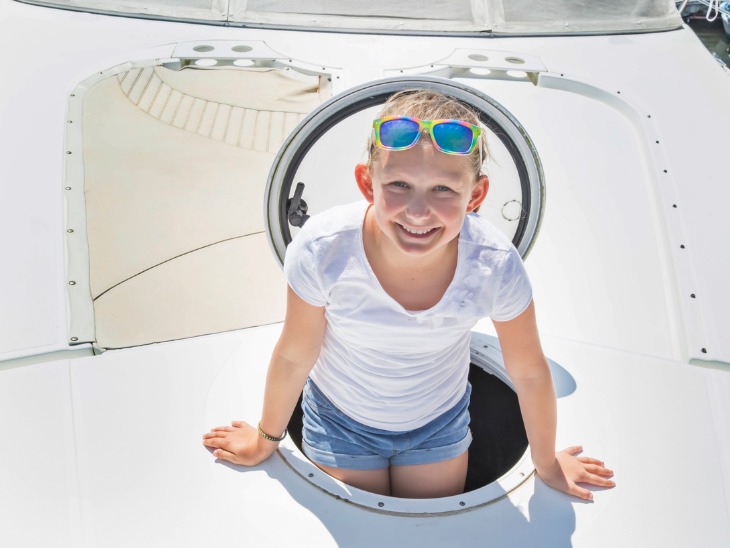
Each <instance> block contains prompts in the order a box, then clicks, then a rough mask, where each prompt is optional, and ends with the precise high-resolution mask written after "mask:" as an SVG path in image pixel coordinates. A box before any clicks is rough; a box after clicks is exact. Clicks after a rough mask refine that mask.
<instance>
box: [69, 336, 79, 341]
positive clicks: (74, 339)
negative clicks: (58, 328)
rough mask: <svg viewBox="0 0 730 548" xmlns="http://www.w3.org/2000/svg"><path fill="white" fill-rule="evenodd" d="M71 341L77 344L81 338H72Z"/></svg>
mask: <svg viewBox="0 0 730 548" xmlns="http://www.w3.org/2000/svg"><path fill="white" fill-rule="evenodd" d="M71 340H72V341H73V342H76V341H78V340H79V338H78V337H71Z"/></svg>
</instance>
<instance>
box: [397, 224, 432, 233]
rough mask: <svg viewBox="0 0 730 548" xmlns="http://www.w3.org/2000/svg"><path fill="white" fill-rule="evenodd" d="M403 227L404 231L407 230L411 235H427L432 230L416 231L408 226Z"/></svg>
mask: <svg viewBox="0 0 730 548" xmlns="http://www.w3.org/2000/svg"><path fill="white" fill-rule="evenodd" d="M401 226H402V227H403V230H405V231H406V232H410V233H411V234H427V233H429V232H431V230H432V229H431V228H427V229H426V230H414V229H412V228H408V227H407V226H403V225H401Z"/></svg>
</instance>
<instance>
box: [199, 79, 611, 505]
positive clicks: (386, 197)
mask: <svg viewBox="0 0 730 548" xmlns="http://www.w3.org/2000/svg"><path fill="white" fill-rule="evenodd" d="M485 151H486V142H485V139H484V136H483V134H482V132H481V128H480V127H479V117H478V116H477V114H476V113H474V112H473V111H471V109H469V108H468V107H466V106H465V105H463V104H461V103H460V102H458V101H456V100H454V99H452V98H449V97H447V96H444V95H442V94H439V93H435V92H432V91H425V90H422V91H418V90H417V91H406V92H400V93H397V94H395V95H394V96H392V97H391V98H390V99H389V100H388V101H387V102H386V103H385V106H384V108H383V111H382V112H381V114H380V117H379V118H378V119H377V120H375V122H374V123H373V137H372V139H371V142H370V146H369V155H368V162H367V164H359V165H357V166H356V168H355V179H356V181H357V185H358V188H359V189H360V191H361V192H362V195H363V196H364V198H365V201H364V202H361V203H356V204H351V205H346V206H340V207H335V208H333V209H331V210H329V211H327V212H324V213H322V214H320V215H317V216H314V217H313V218H311V219H310V220H309V221H308V223H307V224H306V225H305V226H304V228H303V229H302V230H301V231H300V232H299V234H297V236H296V237H295V238H294V240H293V241H292V243H291V245H290V246H289V248H288V250H287V254H286V259H285V262H284V271H285V274H286V278H287V282H288V284H289V285H288V294H287V311H286V317H285V320H284V326H283V330H282V333H281V337H280V338H279V341H278V343H277V345H276V347H275V349H274V352H273V356H272V358H271V362H270V365H269V371H268V375H267V379H266V391H265V395H264V406H263V412H262V415H261V421H260V423H259V425H258V428H253V427H252V426H250V425H248V424H247V423H245V422H233V423H232V424H231V426H222V427H217V428H214V429H213V430H211V432H209V433H207V434H205V435H204V436H203V443H204V444H205V445H206V446H208V447H211V448H214V451H213V454H214V456H216V457H217V458H220V459H224V460H228V461H230V462H233V463H236V464H242V465H247V466H254V465H256V464H258V463H260V462H262V461H263V460H265V459H266V458H268V457H269V456H270V455H271V454H272V453H273V452H274V451H275V450H276V448H277V446H278V442H279V441H281V440H282V439H283V437H284V435H285V430H286V427H287V424H288V422H289V419H290V416H291V414H292V412H293V410H294V406H295V405H296V402H297V400H298V397H299V395H300V394H301V393H302V390H303V391H304V394H303V401H302V408H303V411H304V418H303V442H302V446H303V451H304V452H305V454H306V455H307V457H308V458H309V459H310V460H312V461H313V462H314V463H315V464H316V465H317V466H319V467H320V468H321V469H322V470H324V471H325V472H327V473H329V474H330V475H332V476H333V477H335V478H337V479H339V480H341V481H343V482H345V483H348V484H350V485H353V486H355V487H359V488H361V489H364V490H367V491H371V492H375V493H380V494H384V495H392V496H396V497H409V498H426V497H443V496H449V495H456V494H459V493H461V492H462V491H463V489H464V482H465V479H466V471H467V456H468V453H467V451H468V447H469V444H470V442H471V433H470V431H469V426H468V425H469V411H468V404H469V394H470V386H469V383H468V381H467V374H468V368H469V361H470V349H469V342H470V331H471V328H472V327H473V326H474V325H475V323H476V322H477V320H479V319H480V318H483V317H486V316H489V317H490V318H491V319H492V321H493V322H494V326H495V328H496V331H497V335H498V337H499V341H500V344H501V347H502V352H503V356H504V362H505V366H506V369H507V373H508V374H509V376H510V378H511V379H512V381H513V383H514V386H515V390H516V392H517V395H518V399H519V403H520V409H521V412H522V416H523V420H524V424H525V429H526V432H527V437H528V440H529V443H530V446H531V453H532V458H533V461H534V464H535V467H536V470H537V473H538V475H539V476H540V477H541V478H542V480H543V481H544V482H545V483H547V484H548V485H550V486H551V487H553V488H555V489H559V490H561V491H564V492H566V493H570V494H572V495H575V496H577V497H580V498H582V499H586V500H591V499H592V494H591V492H590V491H589V490H587V489H585V488H584V487H581V486H579V485H577V484H576V482H583V483H588V484H593V485H597V486H602V487H613V485H614V483H613V481H611V480H610V479H609V478H610V477H611V476H612V475H613V473H612V472H611V471H610V470H608V469H607V468H605V467H604V465H603V463H602V462H600V461H598V460H596V459H592V458H586V457H576V456H575V455H576V454H577V453H579V452H580V451H581V448H580V447H571V448H568V449H565V450H563V451H560V452H558V453H556V452H555V430H556V403H555V392H554V389H553V383H552V378H551V376H550V369H549V368H548V364H547V360H546V359H545V356H544V355H543V352H542V349H541V346H540V340H539V337H538V332H537V326H536V322H535V309H534V305H533V302H532V292H531V288H530V284H529V281H528V279H527V275H526V272H525V269H524V265H523V264H522V261H521V259H520V256H519V254H518V252H517V250H516V249H515V248H514V246H513V245H512V244H511V242H510V241H509V240H508V239H507V238H506V237H505V236H504V235H502V234H501V233H500V232H499V231H498V230H497V229H496V228H495V227H494V226H493V225H491V224H490V223H489V222H487V221H485V220H483V219H482V218H480V217H478V216H476V215H469V213H472V212H474V211H475V210H476V209H477V208H478V207H479V205H480V204H481V203H482V201H483V200H484V198H485V196H486V194H487V190H488V188H489V180H488V179H487V177H486V176H485V175H483V174H482V173H481V167H482V162H483V154H484V152H485Z"/></svg>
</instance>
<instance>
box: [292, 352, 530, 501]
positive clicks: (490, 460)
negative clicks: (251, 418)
mask: <svg viewBox="0 0 730 548" xmlns="http://www.w3.org/2000/svg"><path fill="white" fill-rule="evenodd" d="M469 382H471V385H472V394H471V403H470V404H469V413H470V414H471V425H470V427H471V432H472V436H473V438H474V441H473V442H472V444H471V447H470V448H469V470H468V472H467V476H466V489H465V491H473V490H475V489H479V488H480V487H484V486H485V485H487V484H489V483H492V482H493V481H494V480H496V479H497V478H499V477H501V476H503V475H504V474H505V473H507V472H508V471H509V470H510V469H511V468H512V467H513V466H514V465H515V464H517V462H518V461H519V460H520V458H521V457H522V455H524V453H525V451H526V450H527V435H526V434H525V426H524V424H523V422H522V415H521V414H520V406H519V403H518V401H517V394H515V392H514V391H513V390H512V389H511V388H510V387H509V386H507V385H506V384H505V383H504V382H502V380H501V379H500V378H499V377H497V376H495V375H492V374H490V373H487V372H486V371H484V369H482V368H481V367H479V366H476V365H474V364H472V365H471V367H470V370H469ZM288 430H289V435H290V436H291V438H292V440H294V443H296V445H297V447H299V449H300V450H301V448H302V408H301V397H300V399H299V404H298V405H297V406H296V408H295V410H294V414H293V415H292V418H291V420H290V421H289V428H288Z"/></svg>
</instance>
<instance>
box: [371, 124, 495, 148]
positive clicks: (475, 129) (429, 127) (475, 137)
mask: <svg viewBox="0 0 730 548" xmlns="http://www.w3.org/2000/svg"><path fill="white" fill-rule="evenodd" d="M393 120H408V121H410V122H415V123H417V124H418V133H417V134H416V138H415V139H414V140H413V142H412V143H410V144H409V145H407V146H402V147H389V146H385V145H384V144H383V142H382V141H381V140H380V127H381V126H382V125H383V124H384V123H386V122H391V121H393ZM441 124H456V125H459V126H463V127H466V128H469V129H470V130H471V134H472V139H471V144H470V145H469V149H468V150H467V151H465V152H458V151H452V150H446V149H444V148H442V147H441V145H440V144H439V143H438V141H437V140H436V137H435V136H434V133H433V128H434V127H436V126H438V125H441ZM424 130H425V131H428V134H429V136H430V137H431V142H432V143H433V146H434V147H436V149H437V150H440V151H441V152H443V153H444V154H458V155H460V156H466V155H468V154H471V153H472V152H473V151H474V148H475V147H476V146H477V143H478V142H479V136H480V135H481V134H482V128H480V127H479V126H475V125H473V124H469V123H467V122H464V121H463V120H450V119H448V118H442V119H439V120H421V119H420V118H413V117H411V116H387V117H385V118H377V119H375V120H373V132H374V133H375V144H376V145H377V146H378V147H380V148H382V149H385V150H407V149H409V148H412V147H414V146H415V145H416V143H417V142H418V140H419V139H420V138H421V135H422V134H423V132H424ZM479 152H480V155H481V148H480V149H479Z"/></svg>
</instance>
